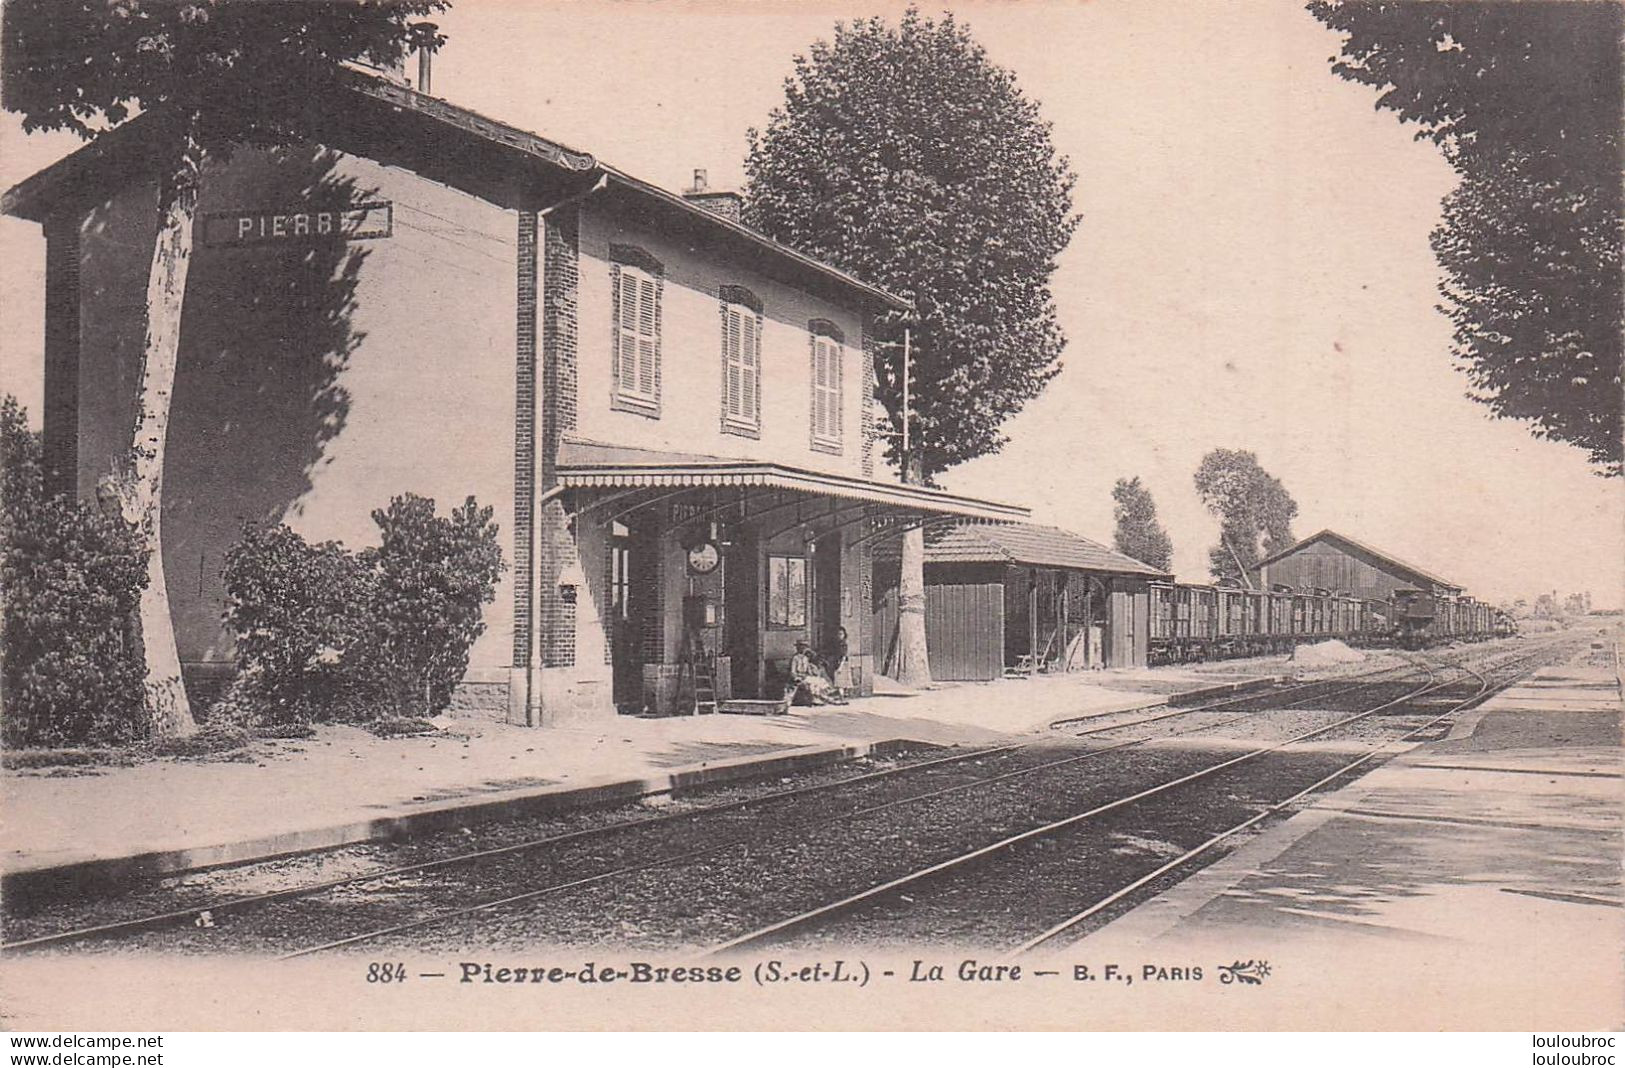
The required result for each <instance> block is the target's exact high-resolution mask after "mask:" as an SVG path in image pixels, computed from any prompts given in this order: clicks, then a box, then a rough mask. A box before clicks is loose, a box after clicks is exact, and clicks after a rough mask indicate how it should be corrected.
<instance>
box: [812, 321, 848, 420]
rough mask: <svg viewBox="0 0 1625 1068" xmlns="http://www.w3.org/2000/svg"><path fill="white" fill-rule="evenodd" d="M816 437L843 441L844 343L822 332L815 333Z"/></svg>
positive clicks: (814, 394)
mask: <svg viewBox="0 0 1625 1068" xmlns="http://www.w3.org/2000/svg"><path fill="white" fill-rule="evenodd" d="M812 364H813V366H812V376H813V389H812V401H813V404H812V408H813V410H812V429H813V439H814V440H815V441H819V442H822V443H824V444H832V445H838V444H840V441H841V344H840V342H838V341H836V340H835V339H833V338H829V337H824V336H822V335H814V337H813V361H812Z"/></svg>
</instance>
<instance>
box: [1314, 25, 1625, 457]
mask: <svg viewBox="0 0 1625 1068" xmlns="http://www.w3.org/2000/svg"><path fill="white" fill-rule="evenodd" d="M1309 10H1310V11H1311V12H1312V13H1313V14H1314V15H1315V17H1317V18H1319V19H1320V20H1321V21H1322V22H1324V23H1326V25H1328V26H1330V27H1332V28H1333V29H1335V30H1338V31H1340V32H1341V33H1343V34H1344V35H1345V37H1344V40H1343V45H1342V50H1341V55H1340V56H1334V57H1333V59H1332V69H1333V70H1334V71H1336V73H1337V74H1339V75H1341V76H1342V77H1344V78H1347V79H1350V80H1351V81H1355V82H1359V83H1361V84H1364V85H1369V86H1372V87H1373V88H1375V89H1377V90H1378V91H1379V93H1380V95H1379V96H1378V98H1377V106H1378V107H1381V108H1388V109H1390V110H1392V111H1394V112H1395V113H1396V114H1397V115H1398V116H1399V118H1400V120H1401V121H1402V122H1408V123H1415V124H1416V126H1417V128H1418V134H1417V136H1418V137H1421V138H1427V139H1429V140H1431V141H1433V142H1435V143H1436V144H1438V145H1439V147H1440V149H1441V150H1442V151H1443V153H1444V156H1445V158H1446V159H1447V160H1449V162H1450V163H1451V164H1452V165H1453V166H1454V167H1455V169H1456V171H1457V172H1458V173H1459V175H1460V176H1461V182H1460V185H1459V186H1458V187H1457V188H1456V189H1455V190H1454V191H1453V192H1451V193H1450V194H1449V195H1448V196H1446V197H1445V200H1444V218H1443V221H1442V223H1441V224H1440V225H1439V227H1438V229H1436V230H1435V231H1434V233H1433V249H1434V252H1435V254H1436V255H1437V257H1438V259H1439V263H1440V265H1441V266H1442V267H1443V268H1444V272H1445V277H1444V280H1443V281H1442V282H1441V283H1440V287H1439V288H1440V292H1441V294H1442V295H1443V298H1444V302H1443V304H1442V306H1441V310H1442V311H1443V312H1444V313H1445V314H1446V315H1448V316H1449V318H1450V320H1451V323H1452V324H1453V326H1454V328H1455V331H1454V334H1455V354H1456V357H1457V360H1458V362H1459V365H1460V366H1461V367H1462V369H1463V370H1465V372H1466V373H1467V377H1468V381H1469V382H1470V383H1471V386H1472V389H1471V392H1469V394H1468V395H1469V396H1471V397H1473V398H1474V399H1475V400H1478V401H1481V402H1482V403H1484V404H1486V405H1488V406H1489V408H1490V410H1491V411H1492V412H1494V413H1495V415H1497V416H1500V417H1505V418H1511V419H1519V420H1525V421H1527V422H1528V423H1529V424H1530V425H1531V429H1532V430H1533V432H1534V434H1535V435H1536V436H1537V437H1543V438H1551V439H1554V440H1557V441H1563V442H1567V443H1569V444H1571V445H1574V446H1577V447H1578V448H1581V449H1583V450H1585V452H1586V453H1587V455H1588V456H1589V458H1590V460H1591V462H1592V463H1593V464H1595V465H1597V468H1598V470H1599V471H1600V472H1601V473H1603V474H1606V475H1612V476H1618V475H1619V474H1620V473H1621V470H1622V468H1621V459H1622V454H1621V448H1622V446H1621V433H1620V432H1621V426H1620V415H1621V377H1620V370H1621V358H1622V355H1625V354H1622V351H1621V325H1622V324H1621V314H1622V310H1621V309H1622V301H1625V289H1622V282H1621V278H1622V276H1621V262H1620V221H1621V186H1620V172H1621V169H1622V167H1621V164H1622V160H1621V155H1620V151H1621V142H1620V124H1621V117H1622V114H1621V95H1620V75H1621V69H1620V43H1621V41H1620V37H1621V30H1622V28H1625V5H1621V4H1619V3H1607V2H1600V3H1599V2H1586V0H1582V2H1577V3H1563V2H1540V3H1535V2H1521V3H1485V2H1481V0H1467V2H1461V0H1447V2H1436V3H1415V2H1400V3H1387V2H1373V0H1331V2H1327V0H1315V2H1313V3H1311V4H1309Z"/></svg>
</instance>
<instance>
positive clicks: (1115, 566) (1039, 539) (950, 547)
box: [925, 523, 1168, 577]
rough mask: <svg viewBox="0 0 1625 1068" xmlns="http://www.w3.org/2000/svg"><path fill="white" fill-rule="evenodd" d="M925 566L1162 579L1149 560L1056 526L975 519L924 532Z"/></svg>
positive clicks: (1165, 573) (1162, 573)
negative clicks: (1016, 567) (1018, 567)
mask: <svg viewBox="0 0 1625 1068" xmlns="http://www.w3.org/2000/svg"><path fill="white" fill-rule="evenodd" d="M925 560H926V563H930V564H978V563H1000V564H1004V563H1008V564H1026V565H1028V566H1031V567H1061V568H1071V569H1074V570H1078V571H1109V572H1112V573H1114V574H1120V575H1148V576H1156V577H1166V576H1167V575H1168V572H1166V571H1158V570H1157V569H1156V568H1154V567H1152V566H1151V565H1150V564H1146V563H1142V562H1140V561H1139V560H1136V559H1134V558H1133V557H1132V556H1125V555H1124V554H1123V553H1120V552H1118V551H1117V550H1115V549H1109V548H1107V547H1106V546H1104V545H1102V544H1100V543H1099V542H1098V541H1091V540H1090V539H1088V538H1085V537H1083V536H1082V535H1081V534H1074V533H1072V532H1071V531H1070V530H1062V529H1061V528H1060V527H1047V526H1040V525H1038V524H1036V523H978V524H975V525H969V526H952V527H948V528H946V529H945V530H941V531H933V532H931V533H930V534H927V535H926V542H925Z"/></svg>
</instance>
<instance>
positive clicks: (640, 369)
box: [610, 265, 660, 404]
mask: <svg viewBox="0 0 1625 1068" xmlns="http://www.w3.org/2000/svg"><path fill="white" fill-rule="evenodd" d="M611 278H612V284H613V296H614V315H615V329H614V337H613V338H612V341H611V344H612V351H611V354H610V355H611V359H612V360H613V361H614V368H615V390H616V392H617V393H618V394H619V395H620V396H622V397H626V398H628V399H631V400H636V401H640V402H646V403H651V404H652V403H657V402H658V401H659V399H660V280H659V279H658V278H654V277H651V276H650V275H648V274H646V273H644V272H643V271H640V270H637V269H634V268H631V267H627V266H624V265H616V267H615V268H614V269H613V274H612V275H611Z"/></svg>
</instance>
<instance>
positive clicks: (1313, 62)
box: [0, 0, 1625, 607]
mask: <svg viewBox="0 0 1625 1068" xmlns="http://www.w3.org/2000/svg"><path fill="white" fill-rule="evenodd" d="M926 10H927V11H928V12H930V11H932V10H934V9H932V8H927V9H926ZM954 10H955V11H956V12H958V13H959V15H960V16H961V17H962V18H963V19H964V20H965V21H967V22H968V23H969V24H970V26H971V28H972V30H973V31H974V32H975V34H976V36H977V37H978V39H979V40H981V41H982V42H983V44H985V45H986V46H987V49H988V51H989V53H990V55H991V56H992V58H993V60H994V61H995V62H998V63H1000V64H1002V65H1004V66H1007V67H1009V68H1011V69H1012V70H1014V71H1015V72H1016V74H1017V76H1018V78H1019V80H1020V82H1021V84H1022V86H1023V87H1024V88H1025V90H1026V92H1027V93H1028V94H1029V95H1030V96H1032V97H1034V98H1035V99H1037V100H1038V101H1039V102H1040V103H1041V105H1042V106H1043V109H1044V112H1045V114H1046V116H1047V117H1048V118H1049V119H1050V120H1052V121H1053V123H1054V127H1055V128H1054V137H1055V141H1056V143H1057V145H1058V146H1059V148H1060V149H1061V151H1063V152H1065V153H1066V154H1067V155H1069V156H1070V157H1071V158H1072V162H1073V167H1074V169H1075V170H1076V171H1077V172H1078V175H1079V183H1078V191H1077V206H1078V208H1079V209H1080V210H1081V211H1082V213H1083V215H1084V220H1083V223H1082V225H1081V226H1080V227H1079V229H1078V232H1077V235H1076V236H1075V237H1074V239H1073V242H1072V246H1071V248H1070V249H1069V250H1068V251H1067V253H1066V254H1065V255H1064V256H1063V257H1062V266H1061V270H1060V272H1059V273H1058V275H1057V276H1056V279H1055V293H1056V300H1057V303H1058V305H1059V308H1060V315H1061V322H1062V325H1063V327H1064V329H1065V330H1066V333H1067V336H1068V337H1069V339H1070V344H1069V347H1068V349H1067V353H1066V355H1065V358H1064V370H1063V372H1062V374H1061V376H1060V377H1059V378H1058V379H1057V380H1056V381H1055V382H1054V383H1052V384H1051V385H1050V387H1049V389H1048V391H1047V393H1046V394H1045V395H1044V396H1043V397H1042V398H1040V399H1039V400H1038V401H1037V402H1035V403H1034V404H1033V405H1031V406H1030V408H1029V409H1028V410H1027V411H1026V412H1024V413H1023V414H1022V415H1020V416H1019V417H1017V418H1016V419H1015V420H1014V421H1012V422H1011V423H1010V424H1009V426H1008V433H1009V436H1010V438H1011V443H1010V445H1009V446H1007V447H1006V449H1005V451H1004V452H1003V453H1002V454H1000V455H998V456H995V457H990V458H986V459H983V460H979V461H976V462H974V463H972V464H969V465H966V466H964V467H962V468H959V469H956V470H954V471H952V472H950V473H949V474H948V475H947V476H946V477H945V479H944V482H945V484H946V485H947V486H948V487H949V488H951V489H953V490H956V491H960V492H965V493H971V494H978V495H983V496H989V497H995V498H998V499H1002V500H1011V501H1015V502H1017V503H1023V504H1027V505H1029V506H1031V507H1032V508H1033V511H1034V517H1035V519H1037V520H1039V521H1044V522H1053V523H1056V524H1058V525H1062V526H1067V527H1070V528H1072V529H1075V530H1077V531H1079V532H1080V533H1083V534H1086V535H1089V536H1092V537H1095V538H1098V539H1100V540H1103V541H1109V540H1110V537H1111V529H1112V522H1111V508H1112V502H1111V497H1110V491H1111V486H1112V483H1113V481H1114V480H1115V479H1116V478H1118V477H1119V476H1128V475H1139V476H1140V477H1141V478H1142V479H1143V480H1144V481H1145V482H1146V484H1147V485H1148V486H1149V487H1150V489H1151V491H1152V493H1153V494H1154V495H1155V497H1156V500H1157V506H1158V509H1159V511H1160V513H1161V516H1162V518H1163V521H1164V523H1165V525H1166V526H1167V527H1168V529H1169V532H1170V534H1171V535H1172V537H1173V540H1174V546H1175V567H1176V569H1177V570H1178V571H1179V573H1180V575H1181V577H1184V578H1188V579H1194V580H1205V578H1206V550H1207V546H1208V545H1209V544H1210V543H1211V542H1212V541H1213V540H1214V538H1215V536H1216V531H1217V527H1216V525H1215V524H1214V523H1213V521H1212V520H1211V519H1210V518H1209V517H1208V516H1207V515H1206V513H1205V512H1204V511H1203V510H1202V508H1201V505H1200V503H1199V502H1198V501H1197V499H1196V495H1195V491H1194V489H1193V488H1192V485H1191V475H1192V473H1193V472H1194V471H1195V468H1196V465H1197V463H1198V461H1199V460H1200V458H1201V455H1202V454H1203V453H1204V452H1205V451H1207V450H1208V449H1210V448H1213V447H1215V446H1227V447H1231V448H1245V449H1252V450H1254V451H1256V452H1257V453H1258V455H1259V459H1260V460H1261V462H1262V463H1263V464H1264V466H1265V467H1266V468H1267V469H1268V470H1269V471H1271V472H1272V473H1274V474H1276V475H1278V476H1279V477H1280V478H1281V479H1282V480H1283V481H1284V482H1285V483H1286V485H1287V487H1288V489H1289V490H1291V492H1292V493H1293V495H1294V496H1295V497H1296V498H1297V501H1298V504H1299V507H1300V509H1301V512H1300V515H1299V519H1298V522H1297V526H1296V530H1297V532H1298V534H1299V535H1300V536H1305V535H1308V534H1310V533H1313V532H1314V531H1316V530H1319V529H1321V528H1323V527H1331V528H1333V529H1336V530H1339V531H1342V532H1344V533H1347V534H1349V535H1351V536H1353V537H1355V538H1358V539H1360V540H1363V541H1366V542H1368V543H1370V544H1373V545H1375V546H1377V547H1379V548H1382V549H1386V550H1388V551H1390V552H1392V553H1394V554H1395V555H1397V556H1399V557H1401V558H1403V559H1407V560H1410V561H1412V562H1413V563H1416V564H1419V565H1422V566H1424V567H1427V568H1429V569H1431V570H1434V571H1437V572H1440V573H1442V574H1444V575H1445V576H1446V577H1449V578H1451V579H1453V580H1454V581H1457V582H1461V583H1463V584H1465V585H1466V586H1467V587H1468V589H1469V590H1470V592H1473V593H1475V594H1477V595H1479V596H1484V597H1491V598H1502V597H1507V598H1510V597H1513V596H1528V597H1531V598H1532V597H1533V595H1534V594H1535V593H1537V592H1539V591H1542V590H1551V589H1555V590H1557V591H1559V592H1560V593H1566V592H1569V591H1571V590H1577V589H1590V590H1591V592H1592V594H1593V597H1594V599H1595V601H1596V603H1597V604H1598V606H1599V607H1601V606H1618V605H1619V604H1620V603H1621V587H1622V585H1625V552H1622V548H1625V545H1622V533H1625V497H1622V489H1625V486H1622V485H1621V483H1620V482H1619V481H1618V480H1613V481H1605V480H1603V479H1600V478H1597V477H1595V476H1594V475H1592V474H1591V473H1590V471H1589V469H1588V467H1587V465H1586V464H1585V462H1584V457H1583V455H1582V454H1581V453H1580V452H1579V451H1578V450H1575V449H1572V448H1569V447H1567V446H1562V445H1557V444H1553V443H1550V442H1541V441H1536V440H1535V439H1533V438H1532V437H1530V436H1529V434H1528V432H1527V430H1526V429H1525V428H1524V426H1523V425H1522V424H1516V423H1509V422H1497V421H1492V420H1490V419H1489V418H1488V415H1487V409H1485V408H1483V407H1482V406H1480V405H1477V404H1475V403H1473V402H1471V401H1469V400H1467V399H1466V398H1465V396H1464V393H1465V390H1466V388H1467V381H1466V378H1465V376H1463V375H1461V374H1460V373H1458V372H1457V371H1455V370H1454V369H1453V368H1452V366H1451V361H1450V357H1449V340H1450V338H1449V324H1448V322H1447V321H1446V320H1445V318H1444V317H1443V316H1442V315H1440V314H1439V313H1438V312H1437V311H1435V310H1434V304H1435V302H1436V291H1435V288H1434V287H1435V282H1436V279H1437V275H1438V271H1437V268H1436V265H1435V263H1434V260H1433V256H1432V253H1431V251H1430V249H1429V247H1428V234H1429V231H1430V230H1431V229H1432V228H1433V226H1434V225H1435V223H1436V221H1437V218H1438V214H1439V198H1440V197H1441V196H1442V195H1443V194H1444V193H1445V192H1447V191H1448V190H1449V189H1450V187H1451V185H1452V184H1453V181H1454V178H1453V174H1452V172H1451V171H1450V169H1449V168H1448V167H1446V166H1445V164H1444V163H1443V162H1442V160H1440V158H1439V156H1438V154H1437V152H1436V151H1435V149H1434V148H1433V147H1432V146H1431V145H1429V144H1427V143H1425V142H1416V141H1414V140H1413V136H1412V130H1410V129H1408V128H1402V127H1401V126H1400V125H1399V123H1398V121H1397V120H1396V119H1395V118H1394V117H1393V115H1392V114H1391V113H1388V112H1377V111H1376V110H1375V109H1374V102H1375V99H1376V97H1375V94H1374V93H1373V92H1372V91H1371V90H1369V89H1367V88H1365V87H1362V86H1357V85H1353V84H1350V83H1348V82H1345V81H1342V80H1340V79H1338V78H1336V77H1334V76H1333V75H1332V74H1331V72H1330V69H1329V66H1328V64H1327V58H1328V57H1329V56H1330V55H1331V54H1332V53H1333V52H1334V51H1335V50H1336V45H1337V42H1336V38H1335V36H1334V35H1333V34H1331V33H1330V32H1329V31H1327V30H1325V29H1324V28H1323V27H1321V26H1320V24H1319V23H1317V22H1315V21H1314V19H1312V18H1311V17H1310V16H1309V15H1308V14H1307V13H1305V12H1303V11H1302V9H1301V7H1300V5H1298V4H1296V3H1294V2H1290V0H1288V2H1279V0H1264V2H1247V3H1217V2H1205V0H1204V2H1199V3H1193V2H1191V0H1173V2H1163V0H1099V2H1090V3H1078V2H1065V3H1062V2H1029V3H1024V4H1021V5H1015V4H998V3H967V4H958V5H955V8H954ZM899 11H900V5H887V4H885V3H881V4H878V5H872V4H871V5H867V6H857V5H856V3H854V5H852V6H848V5H844V4H843V5H829V4H799V5H796V6H795V7H793V8H792V7H790V6H788V5H783V6H779V5H774V6H771V7H769V6H766V5H759V6H756V7H747V6H746V5H744V4H743V3H740V4H734V5H730V4H719V3H707V4H694V3H687V4H683V3H674V2H668V3H663V4H661V5H659V6H653V5H647V6H646V5H642V4H638V5H633V4H630V3H620V4H613V5H611V4H606V3H591V2H587V3H576V4H571V5H562V4H544V3H537V2H528V0H461V2H460V3H459V4H458V6H457V7H456V8H455V9H454V10H453V11H451V12H449V13H447V15H446V16H445V17H444V18H442V20H441V22H442V26H443V29H444V31H445V32H446V33H447V34H448V36H449V38H450V40H449V43H448V45H447V47H446V49H445V50H444V52H443V53H442V54H441V55H440V56H439V57H437V59H436V67H435V91H436V93H437V94H439V95H442V96H445V97H447V98H448V99H451V100H453V101H455V102H457V103H460V104H464V105H467V106H469V107H472V108H474V109H476V110H478V111H481V112H484V113H486V114H489V115H491V116H493V117H496V118H500V119H503V120H505V121H508V122H511V123H514V124H515V125H518V126H521V127H525V128H527V129H531V130H534V131H536V132H537V133H540V134H542V135H544V136H547V137H551V138H554V139H557V140H559V141H562V142H564V143H565V144H567V145H570V146H571V147H574V148H579V149H581V150H584V151H587V152H591V153H593V154H594V155H596V156H598V157H599V158H601V159H603V160H605V161H608V162H611V163H614V164H616V165H618V166H621V167H623V168H625V169H626V170H629V171H631V172H632V173H634V174H637V175H639V176H640V177H644V178H647V179H649V180H651V181H654V182H657V183H659V184H662V185H665V186H667V187H669V188H673V189H680V188H682V187H683V186H684V185H686V184H687V182H688V179H689V176H690V173H691V171H692V170H693V169H694V168H695V167H705V168H707V169H708V170H709V171H710V178H711V184H712V185H713V186H728V185H735V184H737V183H739V182H740V181H741V180H742V179H743V166H742V160H743V157H744V154H745V130H746V128H747V127H749V126H752V125H762V124H764V123H765V121H766V118H767V114H768V112H769V111H770V110H771V108H772V107H773V106H774V105H775V104H776V103H777V102H778V101H779V100H780V99H781V97H782V81H783V79H784V77H785V76H786V74H787V73H788V72H789V70H790V61H791V57H792V56H793V55H795V54H797V53H798V52H802V51H804V50H805V49H806V47H807V46H808V45H809V44H810V43H811V42H812V41H813V40H814V39H815V38H817V37H820V36H827V35H828V34H829V32H830V29H831V27H832V25H833V23H834V21H835V20H836V19H837V18H850V17H853V16H859V15H867V14H877V13H878V14H887V15H890V16H893V17H895V15H896V14H898V12H899ZM76 143H77V142H75V141H74V140H73V139H72V138H69V137H65V136H60V135H57V136H33V137H26V138H25V137H23V136H21V134H20V126H19V124H18V122H17V121H16V119H15V117H14V116H10V115H7V116H5V117H4V124H3V126H0V181H3V182H4V183H5V184H6V185H8V186H9V185H10V184H12V183H14V182H16V181H18V180H19V179H21V178H22V177H25V176H26V175H27V174H29V173H31V172H32V171H34V170H36V169H38V168H39V167H40V166H43V165H44V164H46V163H48V162H50V161H51V160H53V159H55V158H57V157H58V156H60V155H62V154H63V153H64V152H66V151H70V150H71V149H72V148H73V147H75V145H76ZM0 250H3V256H0V308H3V309H4V310H5V329H4V331H3V334H0V389H4V390H8V391H11V392H14V393H17V394H18V395H19V396H20V397H22V398H23V399H24V401H25V402H26V403H28V404H29V406H30V408H31V410H32V411H33V413H34V415H35V418H36V419H37V417H38V406H39V392H40V372H39V352H40V334H41V327H40V319H41V314H42V312H41V285H40V280H39V279H40V274H41V268H42V264H43V242H42V241H41V240H40V238H39V235H38V228H37V227H35V226H34V225H33V224H29V223H23V222H20V221H18V220H10V219H8V220H4V221H3V222H0Z"/></svg>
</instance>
